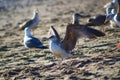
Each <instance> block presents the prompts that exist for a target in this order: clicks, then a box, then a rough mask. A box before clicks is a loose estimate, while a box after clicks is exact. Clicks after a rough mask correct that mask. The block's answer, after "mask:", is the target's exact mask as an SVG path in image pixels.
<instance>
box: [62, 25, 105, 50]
mask: <svg viewBox="0 0 120 80" xmlns="http://www.w3.org/2000/svg"><path fill="white" fill-rule="evenodd" d="M101 36H105V34H104V33H103V32H101V31H99V30H96V29H93V28H89V27H87V26H84V25H77V24H68V25H67V28H66V34H65V37H64V39H63V40H62V41H61V46H62V48H64V49H65V50H67V51H71V50H72V49H74V47H75V45H76V42H77V40H78V38H82V37H85V38H90V39H91V38H96V37H101Z"/></svg>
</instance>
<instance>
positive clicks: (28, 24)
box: [19, 9, 40, 30]
mask: <svg viewBox="0 0 120 80" xmlns="http://www.w3.org/2000/svg"><path fill="white" fill-rule="evenodd" d="M39 21H40V19H39V14H38V9H35V10H34V13H33V17H32V18H31V19H30V20H28V21H26V22H24V23H23V24H21V25H20V26H19V27H20V30H24V29H25V28H26V27H30V28H33V27H35V26H37V25H38V23H39Z"/></svg>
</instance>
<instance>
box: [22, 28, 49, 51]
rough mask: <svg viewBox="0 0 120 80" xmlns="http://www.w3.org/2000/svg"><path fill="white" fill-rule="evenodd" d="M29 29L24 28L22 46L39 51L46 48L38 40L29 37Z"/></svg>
mask: <svg viewBox="0 0 120 80" xmlns="http://www.w3.org/2000/svg"><path fill="white" fill-rule="evenodd" d="M30 29H31V28H30V27H26V28H25V29H24V31H25V35H24V46H25V47H26V48H41V49H45V48H47V47H46V46H44V45H43V43H42V42H41V41H40V40H39V39H38V38H35V37H33V36H32V35H31V33H30Z"/></svg>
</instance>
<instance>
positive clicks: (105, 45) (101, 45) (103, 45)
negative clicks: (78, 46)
mask: <svg viewBox="0 0 120 80" xmlns="http://www.w3.org/2000/svg"><path fill="white" fill-rule="evenodd" d="M116 44H117V43H106V44H100V45H95V46H91V47H90V46H83V47H82V48H100V47H107V46H116Z"/></svg>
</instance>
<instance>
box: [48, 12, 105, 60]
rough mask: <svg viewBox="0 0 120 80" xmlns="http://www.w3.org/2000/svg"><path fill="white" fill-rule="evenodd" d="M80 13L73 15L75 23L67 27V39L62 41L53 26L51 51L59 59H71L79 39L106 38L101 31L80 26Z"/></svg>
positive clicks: (50, 38)
mask: <svg viewBox="0 0 120 80" xmlns="http://www.w3.org/2000/svg"><path fill="white" fill-rule="evenodd" d="M78 16H79V14H78V13H75V14H74V15H73V22H72V23H70V24H68V25H67V27H66V33H65V37H64V38H63V39H62V40H61V39H60V36H59V34H58V32H57V31H56V29H55V28H54V27H53V26H51V27H50V29H51V31H52V33H53V34H52V35H51V36H50V37H49V40H50V46H49V48H50V51H51V52H52V53H53V54H54V55H55V56H56V57H57V58H62V59H63V58H69V57H72V56H73V54H72V50H73V49H74V48H75V45H76V42H77V40H78V39H79V38H82V37H84V38H90V39H91V38H96V37H101V36H105V34H104V33H103V32H101V31H99V30H96V29H93V28H90V27H88V26H86V25H82V24H79V20H78Z"/></svg>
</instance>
